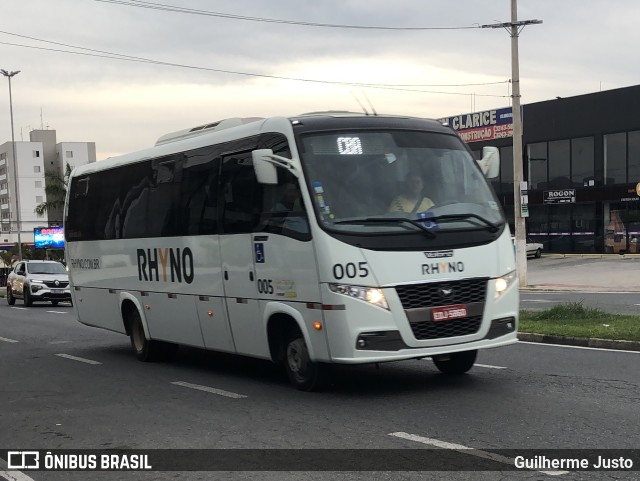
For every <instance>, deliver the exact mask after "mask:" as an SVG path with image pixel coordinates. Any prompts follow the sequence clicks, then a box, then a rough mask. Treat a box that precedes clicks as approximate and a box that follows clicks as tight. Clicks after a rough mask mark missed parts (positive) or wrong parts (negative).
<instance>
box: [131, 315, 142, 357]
mask: <svg viewBox="0 0 640 481" xmlns="http://www.w3.org/2000/svg"><path fill="white" fill-rule="evenodd" d="M132 334H133V347H135V348H136V351H138V352H142V350H143V349H144V341H145V338H144V330H143V329H142V325H141V324H140V323H139V322H138V323H136V325H135V326H134V328H133V333H132Z"/></svg>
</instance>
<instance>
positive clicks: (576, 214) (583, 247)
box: [571, 202, 596, 252]
mask: <svg viewBox="0 0 640 481" xmlns="http://www.w3.org/2000/svg"><path fill="white" fill-rule="evenodd" d="M572 217H573V220H572V222H571V223H572V226H571V227H572V228H571V237H572V238H573V252H595V234H596V233H595V230H596V204H595V202H588V203H584V204H574V206H573V215H572Z"/></svg>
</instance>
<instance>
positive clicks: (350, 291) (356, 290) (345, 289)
mask: <svg viewBox="0 0 640 481" xmlns="http://www.w3.org/2000/svg"><path fill="white" fill-rule="evenodd" d="M329 289H330V290H331V291H332V292H335V293H337V294H342V295H344V296H349V297H354V298H356V299H360V300H361V301H365V302H368V303H369V304H373V305H374V306H378V307H382V308H383V309H389V305H388V304H387V299H386V298H385V297H384V292H382V289H376V288H374V287H363V286H350V285H346V284H329Z"/></svg>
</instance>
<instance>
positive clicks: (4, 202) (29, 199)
mask: <svg viewBox="0 0 640 481" xmlns="http://www.w3.org/2000/svg"><path fill="white" fill-rule="evenodd" d="M15 154H16V155H15V163H16V167H17V176H16V175H15V171H14V164H13V144H12V142H11V141H8V142H5V143H3V144H1V145H0V246H9V245H13V244H14V243H15V242H17V241H18V215H17V213H18V212H17V206H19V208H20V216H19V217H20V238H21V240H22V242H23V243H26V244H31V243H33V229H34V228H35V227H47V226H50V225H62V209H61V208H60V209H50V210H49V211H47V213H46V214H43V215H38V214H36V212H35V208H36V206H37V205H38V204H41V203H42V202H45V201H47V194H46V192H45V187H46V178H47V174H56V175H59V176H62V175H64V172H65V169H66V165H67V164H69V165H70V166H71V168H74V167H77V166H79V165H84V164H87V163H89V162H95V161H96V145H95V142H60V143H58V142H57V140H56V131H55V130H32V131H31V132H30V133H29V141H28V142H27V141H16V142H15ZM16 180H17V186H16ZM16 187H17V195H16ZM16 199H18V202H17V203H16ZM49 200H51V199H49Z"/></svg>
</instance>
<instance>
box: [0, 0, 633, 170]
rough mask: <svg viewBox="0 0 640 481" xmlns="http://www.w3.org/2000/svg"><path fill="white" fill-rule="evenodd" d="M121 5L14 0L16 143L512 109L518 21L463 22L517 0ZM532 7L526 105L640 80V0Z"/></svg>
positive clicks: (11, 66)
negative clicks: (311, 119)
mask: <svg viewBox="0 0 640 481" xmlns="http://www.w3.org/2000/svg"><path fill="white" fill-rule="evenodd" d="M117 1H119V2H120V3H113V2H111V0H110V1H109V2H105V1H97V0H0V19H2V22H0V30H1V31H2V32H1V33H0V42H1V43H0V68H2V69H6V70H10V71H15V70H20V71H21V72H20V74H18V75H16V76H15V77H14V78H13V80H12V88H13V110H14V125H15V131H16V140H28V139H29V131H30V130H32V129H39V128H42V127H44V128H50V129H55V130H56V131H57V139H58V142H65V141H66V142H74V141H77V142H96V149H97V154H98V159H99V160H100V159H103V158H106V157H109V156H112V155H117V154H120V153H126V152H129V151H133V150H138V149H142V148H146V147H149V146H151V145H153V143H155V141H156V140H157V138H158V137H160V136H161V135H163V134H165V133H168V132H173V131H176V130H181V129H184V128H188V127H192V126H196V125H200V124H203V123H207V122H211V121H215V120H220V119H223V118H228V117H269V116H274V115H285V116H288V115H295V114H300V113H303V112H310V111H318V110H351V111H361V107H360V105H359V102H360V103H362V104H364V105H365V106H366V107H367V108H369V105H370V104H372V105H373V106H374V108H375V109H376V111H377V112H378V113H389V114H402V115H412V116H419V117H428V118H440V117H446V116H452V115H456V114H462V113H467V112H471V111H480V110H487V109H493V108H500V107H506V106H508V105H510V98H509V95H510V93H511V91H510V86H509V84H508V83H507V82H508V80H509V79H510V78H511V50H510V38H509V34H508V33H507V31H505V30H504V29H480V28H455V29H454V28H453V27H474V26H478V25H484V24H494V23H498V22H507V21H509V20H510V15H511V10H510V5H511V3H510V0H482V1H479V0H478V1H476V0H458V1H442V0H440V1H434V0H420V1H418V0H395V1H388V0H384V1H383V0H317V1H315V2H311V1H304V0H296V1H294V0H277V1H276V0H270V1H267V0H218V1H214V0H153V2H151V1H149V2H146V4H147V5H150V4H151V3H154V4H163V5H171V6H178V7H181V8H189V9H194V10H200V11H206V12H211V13H217V14H220V13H223V14H232V15H239V16H245V17H258V18H262V19H265V18H268V19H278V20H290V21H296V22H306V23H322V24H331V25H357V26H366V27H371V26H383V27H403V28H408V27H433V28H438V29H436V30H380V29H348V28H326V27H316V26H308V25H307V26H302V25H292V24H285V23H274V22H265V21H259V22H256V21H247V20H238V19H229V18H221V17H219V16H211V15H194V14H187V13H178V12H174V11H166V10H159V9H157V8H155V9H150V8H140V7H136V6H131V5H124V4H123V3H134V2H131V1H130V0H117ZM136 3H139V2H136ZM518 19H519V20H533V19H539V20H542V21H543V23H542V24H541V25H531V26H527V27H526V28H524V30H523V31H522V32H521V34H520V41H519V47H520V48H519V49H520V79H521V90H522V92H521V93H522V102H523V103H525V104H526V103H532V102H537V101H541V100H548V99H553V98H555V97H556V96H561V97H569V96H573V95H581V94H586V93H591V92H597V91H599V90H609V89H614V88H620V87H626V86H630V85H635V84H638V83H639V82H640V75H639V71H640V62H638V54H637V52H636V49H637V48H638V45H640V31H639V29H638V26H637V21H638V19H640V2H639V1H638V0H606V1H605V0H601V1H598V0H519V2H518ZM445 28H447V29H445ZM27 37H30V38H27ZM9 44H13V45H9ZM62 44H64V45H62ZM18 45H22V46H18ZM25 46H29V47H25ZM72 46H73V47H82V48H83V49H85V50H79V49H77V48H72ZM30 47H37V48H30ZM88 49H90V50H88ZM53 50H64V51H74V52H83V53H85V54H87V53H88V54H91V55H106V54H104V53H98V52H97V51H102V52H110V53H112V54H118V55H124V56H130V57H138V58H143V59H148V60H153V61H156V62H165V63H172V64H181V65H185V66H189V67H191V68H184V67H176V66H167V65H159V64H157V63H142V62H133V61H125V60H117V59H110V58H103V57H96V56H88V55H78V54H71V53H64V52H59V51H53ZM215 70H225V71H234V72H240V73H244V74H251V75H239V74H232V73H220V72H216V71H215ZM261 75H264V76H267V77H261ZM269 76H271V77H269ZM272 77H286V78H290V79H306V80H313V82H312V81H306V82H305V81H296V80H284V79H276V78H272ZM316 81H324V82H328V83H322V82H316ZM339 82H345V83H367V84H383V85H387V86H402V87H396V88H393V87H385V88H365V87H360V86H353V85H344V84H340V83H339ZM469 84H477V85H469ZM478 84H486V85H478ZM400 89H404V90H400ZM525 120H526V119H525ZM10 139H11V129H10V116H9V95H8V86H7V81H6V79H5V78H4V77H0V143H3V142H6V141H9V140H10Z"/></svg>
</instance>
